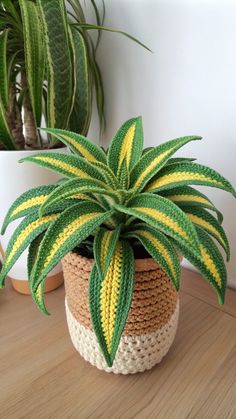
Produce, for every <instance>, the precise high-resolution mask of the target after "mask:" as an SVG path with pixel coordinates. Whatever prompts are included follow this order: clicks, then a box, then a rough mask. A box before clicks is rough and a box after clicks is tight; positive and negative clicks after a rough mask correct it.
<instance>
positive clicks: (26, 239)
mask: <svg viewBox="0 0 236 419" xmlns="http://www.w3.org/2000/svg"><path fill="white" fill-rule="evenodd" d="M57 217H58V214H48V215H45V216H44V217H42V218H38V216H37V214H34V215H31V216H29V217H27V218H26V219H24V220H23V221H22V222H21V224H20V225H19V226H18V227H17V228H16V230H15V231H14V233H13V235H12V237H11V239H10V241H9V243H8V247H7V250H6V254H5V258H4V264H3V267H2V270H1V273H0V287H2V286H3V285H4V280H5V277H6V275H7V274H8V272H9V271H10V269H11V268H12V266H13V265H14V263H15V262H16V261H17V259H18V258H19V257H20V255H21V254H22V253H23V251H24V250H25V249H26V248H27V246H28V245H29V244H30V243H31V242H32V241H33V240H34V239H35V238H36V237H37V236H38V235H39V234H41V233H42V232H43V231H44V230H46V229H47V228H48V227H49V225H50V224H51V223H52V222H53V221H55V220H56V218H57Z"/></svg>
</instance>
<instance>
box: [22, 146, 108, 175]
mask: <svg viewBox="0 0 236 419" xmlns="http://www.w3.org/2000/svg"><path fill="white" fill-rule="evenodd" d="M23 161H26V162H32V163H35V164H38V165H39V166H42V167H45V168H47V169H50V170H53V171H54V172H58V173H61V174H62V175H64V176H66V177H79V178H81V179H90V178H95V179H98V180H101V181H103V180H104V176H103V175H102V173H101V172H100V170H99V169H97V168H96V167H94V165H92V164H91V163H89V162H88V161H86V160H85V159H84V158H82V157H79V156H75V155H72V154H62V153H56V152H55V153H50V152H44V153H38V154H34V155H33V156H29V157H25V158H24V159H21V160H20V162H23Z"/></svg>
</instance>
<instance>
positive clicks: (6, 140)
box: [0, 97, 17, 150]
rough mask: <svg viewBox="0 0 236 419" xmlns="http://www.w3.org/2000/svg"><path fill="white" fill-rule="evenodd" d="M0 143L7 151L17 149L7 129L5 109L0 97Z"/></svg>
mask: <svg viewBox="0 0 236 419" xmlns="http://www.w3.org/2000/svg"><path fill="white" fill-rule="evenodd" d="M0 143H2V144H3V145H4V147H5V148H6V149H7V150H16V149H17V147H16V145H15V142H14V138H13V136H12V134H11V130H10V128H9V125H8V122H7V118H6V113H5V109H4V106H3V103H2V99H1V97H0Z"/></svg>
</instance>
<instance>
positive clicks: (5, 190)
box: [0, 147, 67, 294]
mask: <svg viewBox="0 0 236 419" xmlns="http://www.w3.org/2000/svg"><path fill="white" fill-rule="evenodd" d="M47 151H48V150H47ZM55 151H56V152H67V148H66V147H63V148H60V149H56V150H50V152H52V153H53V152H55ZM37 152H38V151H31V150H30V151H29V150H19V151H0V224H1V226H2V223H3V220H4V217H5V215H6V213H7V211H8V209H9V207H10V206H11V204H12V203H13V202H14V201H15V199H16V198H17V197H18V196H20V195H21V194H22V193H23V192H25V191H27V190H28V189H31V188H35V187H37V186H41V185H47V184H50V183H54V182H56V181H58V180H59V179H60V178H61V176H60V175H58V174H56V173H53V172H52V171H50V170H47V169H44V168H42V167H39V166H37V165H35V164H34V163H31V162H25V163H19V160H20V159H22V158H24V157H27V156H30V155H33V154H36V153H37ZM43 152H44V151H42V153H43ZM20 221H21V220H15V221H13V222H12V223H11V224H10V225H9V226H8V228H7V230H6V232H5V234H4V236H1V238H0V245H1V246H0V248H1V249H0V250H1V252H0V253H1V257H3V256H4V253H5V251H6V248H7V245H8V242H9V239H10V237H11V235H12V234H13V232H14V230H15V229H16V227H17V226H18V225H19V223H20ZM8 276H9V277H10V278H11V280H12V285H13V287H14V288H15V289H16V290H17V291H18V292H21V293H23V294H29V286H28V281H27V251H25V252H24V253H23V254H22V255H21V257H20V258H19V259H18V261H17V262H16V263H15V265H14V267H13V268H12V269H11V270H10V272H9V275H8ZM62 282H63V275H62V268H61V264H58V265H57V266H56V267H55V268H54V269H53V270H52V271H51V272H50V274H49V275H48V278H47V281H46V286H45V291H46V292H47V291H51V290H52V289H55V288H57V287H58V286H59V285H61V284H62Z"/></svg>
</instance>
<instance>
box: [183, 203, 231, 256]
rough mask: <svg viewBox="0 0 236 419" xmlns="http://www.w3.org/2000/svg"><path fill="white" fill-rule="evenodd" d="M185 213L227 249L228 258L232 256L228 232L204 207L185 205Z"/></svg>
mask: <svg viewBox="0 0 236 419" xmlns="http://www.w3.org/2000/svg"><path fill="white" fill-rule="evenodd" d="M184 212H185V214H186V215H187V216H188V217H189V218H190V220H191V221H192V223H193V224H195V225H197V226H199V227H202V228H203V229H204V230H206V231H207V232H208V233H209V234H210V235H211V236H213V237H214V238H215V239H216V240H217V241H218V242H219V243H220V245H221V246H222V247H223V249H224V250H225V253H226V256H227V260H229V258H230V250H229V242H228V239H227V237H226V234H225V232H224V230H223V228H222V227H221V225H220V224H219V223H218V221H217V220H216V219H215V217H213V216H212V215H211V214H209V212H208V211H206V210H205V209H203V208H196V207H192V206H191V207H185V208H184Z"/></svg>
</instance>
